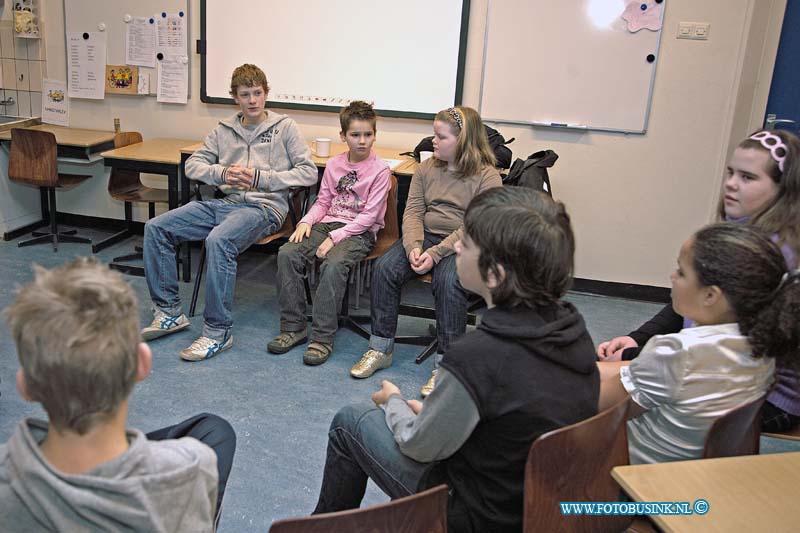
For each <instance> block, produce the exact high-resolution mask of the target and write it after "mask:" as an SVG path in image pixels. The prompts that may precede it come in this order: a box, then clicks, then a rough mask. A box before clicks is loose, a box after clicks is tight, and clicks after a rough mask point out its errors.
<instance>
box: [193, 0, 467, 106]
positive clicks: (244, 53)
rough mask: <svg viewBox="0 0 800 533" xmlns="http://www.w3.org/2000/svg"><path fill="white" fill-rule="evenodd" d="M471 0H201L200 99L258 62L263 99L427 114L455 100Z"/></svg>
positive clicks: (224, 90)
mask: <svg viewBox="0 0 800 533" xmlns="http://www.w3.org/2000/svg"><path fill="white" fill-rule="evenodd" d="M468 20H469V0H371V1H364V0H304V1H303V2H296V1H293V0H226V1H224V2H223V1H220V0H216V1H215V0H201V2H200V24H201V37H200V39H201V42H200V43H199V45H198V47H199V49H200V52H201V86H200V91H201V100H202V101H203V102H209V103H233V100H232V99H231V97H230V95H229V90H230V79H231V72H233V69H234V68H236V67H237V66H239V65H241V64H243V63H253V64H255V65H258V66H259V67H261V68H262V69H263V70H264V72H265V73H266V75H267V80H268V81H269V84H270V94H269V100H268V104H267V105H268V106H269V107H284V108H299V109H311V110H318V111H336V112H338V111H339V109H341V107H343V106H346V105H347V103H348V102H349V101H350V100H366V101H369V102H373V103H374V106H375V109H376V110H378V112H379V113H380V114H381V115H383V116H404V117H415V118H432V117H433V115H434V114H435V113H437V112H438V111H439V110H441V109H443V108H446V107H450V106H453V105H457V104H460V103H461V92H462V85H463V73H464V58H465V54H466V42H467V26H468Z"/></svg>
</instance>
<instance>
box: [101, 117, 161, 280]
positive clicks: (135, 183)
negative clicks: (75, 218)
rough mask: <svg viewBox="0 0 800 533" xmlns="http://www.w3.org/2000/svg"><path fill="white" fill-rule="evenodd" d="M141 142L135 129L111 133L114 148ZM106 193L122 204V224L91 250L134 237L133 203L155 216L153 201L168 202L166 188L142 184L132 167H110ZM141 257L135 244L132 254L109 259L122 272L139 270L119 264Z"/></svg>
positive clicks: (150, 216) (151, 216) (149, 216)
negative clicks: (112, 134) (118, 229)
mask: <svg viewBox="0 0 800 533" xmlns="http://www.w3.org/2000/svg"><path fill="white" fill-rule="evenodd" d="M140 142H142V134H141V133H139V132H136V131H131V132H122V133H117V134H116V135H115V136H114V148H122V147H123V146H128V145H131V144H136V143H140ZM108 194H109V195H110V196H111V197H112V198H114V199H115V200H118V201H120V202H123V203H124V205H125V227H124V228H123V229H122V230H121V231H118V232H117V233H115V234H114V235H111V236H110V237H106V238H105V239H103V240H102V241H100V242H98V243H97V244H95V245H93V246H92V252H93V253H97V252H99V251H100V250H103V249H105V248H108V247H109V246H111V245H113V244H116V243H118V242H121V241H123V240H125V239H127V238H129V237H133V236H134V231H133V202H137V203H147V207H148V218H154V217H155V216H156V204H164V205H168V204H169V191H167V190H166V189H155V188H152V187H148V186H147V185H145V184H144V183H142V180H141V178H140V175H139V172H137V171H134V170H126V169H120V168H112V169H111V175H110V176H109V179H108ZM141 259H142V248H141V247H140V246H136V247H134V252H133V253H131V254H126V255H122V256H119V257H115V258H114V259H112V261H111V265H110V266H111V267H112V268H116V269H118V270H123V271H130V270H133V269H134V268H136V270H139V269H138V267H130V266H129V265H123V264H121V263H126V262H129V261H137V260H141ZM131 273H139V272H131Z"/></svg>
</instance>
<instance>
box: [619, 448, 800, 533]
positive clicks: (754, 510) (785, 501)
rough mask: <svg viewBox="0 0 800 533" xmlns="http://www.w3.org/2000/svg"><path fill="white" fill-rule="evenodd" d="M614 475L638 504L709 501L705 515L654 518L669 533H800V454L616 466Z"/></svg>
mask: <svg viewBox="0 0 800 533" xmlns="http://www.w3.org/2000/svg"><path fill="white" fill-rule="evenodd" d="M611 475H612V476H613V477H614V479H615V480H616V481H617V483H619V484H620V486H621V487H622V488H623V489H624V490H625V492H627V493H628V495H630V496H631V497H632V498H633V499H635V500H636V501H648V502H664V501H686V502H694V501H695V500H697V499H704V500H707V501H708V504H709V510H708V513H707V514H705V515H691V516H665V515H658V516H657V515H653V516H651V519H652V520H653V522H655V524H656V525H657V526H658V527H659V528H661V529H663V530H664V531H681V532H683V531H689V532H691V531H702V532H710V531H720V532H729V531H748V532H749V531H769V532H779V531H787V532H788V531H797V530H798V529H800V525H798V519H797V513H796V510H797V502H798V501H800V452H795V453H778V454H767V455H750V456H744V457H730V458H725V459H698V460H695V461H680V462H675V463H662V464H652V465H632V466H617V467H615V468H614V469H613V470H612V471H611Z"/></svg>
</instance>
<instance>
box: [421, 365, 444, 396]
mask: <svg viewBox="0 0 800 533" xmlns="http://www.w3.org/2000/svg"><path fill="white" fill-rule="evenodd" d="M437 372H439V371H438V370H436V369H434V371H433V372H432V373H431V377H430V379H429V380H428V382H427V383H425V385H423V386H422V388H421V389H420V390H419V395H420V396H422V397H423V398H427V397H428V395H429V394H430V393H432V392H433V389H434V387H436V373H437Z"/></svg>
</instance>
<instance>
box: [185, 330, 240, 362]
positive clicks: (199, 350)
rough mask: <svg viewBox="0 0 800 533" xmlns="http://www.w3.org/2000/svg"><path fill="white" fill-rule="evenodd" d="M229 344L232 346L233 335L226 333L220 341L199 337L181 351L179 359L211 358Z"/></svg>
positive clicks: (201, 359)
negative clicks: (226, 335)
mask: <svg viewBox="0 0 800 533" xmlns="http://www.w3.org/2000/svg"><path fill="white" fill-rule="evenodd" d="M231 346H233V335H228V337H227V338H225V339H223V340H221V341H217V340H214V339H211V338H209V337H199V338H197V339H196V340H195V341H194V342H193V343H192V344H191V345H190V346H189V347H188V348H185V349H184V350H182V351H181V359H183V360H184V361H203V360H204V359H211V358H212V357H214V356H215V355H217V354H219V353H221V352H224V351H225V350H227V349H228V348H230V347H231Z"/></svg>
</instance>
